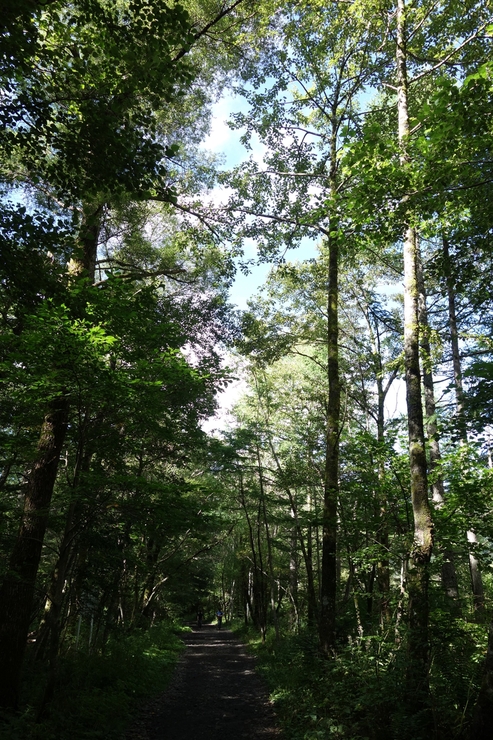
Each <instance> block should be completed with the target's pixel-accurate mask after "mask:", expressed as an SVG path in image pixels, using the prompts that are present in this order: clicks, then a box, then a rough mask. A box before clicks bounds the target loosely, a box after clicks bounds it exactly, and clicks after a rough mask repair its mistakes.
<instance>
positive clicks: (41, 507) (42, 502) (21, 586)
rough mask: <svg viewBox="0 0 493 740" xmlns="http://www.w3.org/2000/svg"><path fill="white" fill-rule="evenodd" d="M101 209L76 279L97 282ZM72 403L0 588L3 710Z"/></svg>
mask: <svg viewBox="0 0 493 740" xmlns="http://www.w3.org/2000/svg"><path fill="white" fill-rule="evenodd" d="M102 209H103V206H102V205H101V204H99V205H94V204H91V205H88V206H86V207H85V208H84V212H83V221H82V225H81V230H80V233H79V244H78V247H77V249H76V251H75V253H74V255H73V257H72V260H71V263H70V264H69V271H70V272H71V273H72V274H73V275H74V276H75V277H76V278H80V277H87V276H88V277H89V278H90V279H91V281H92V280H93V279H94V270H95V265H96V254H97V245H98V237H99V230H100V225H101V215H102ZM68 412H69V402H68V399H67V397H66V396H65V395H64V393H63V391H61V392H60V395H59V396H58V397H57V398H55V399H53V400H52V401H51V402H50V404H49V406H48V411H47V413H46V415H45V418H44V421H43V425H42V427H41V434H40V439H39V443H38V449H37V457H36V460H35V462H34V465H33V468H32V470H31V473H30V475H29V478H28V482H27V485H26V496H25V503H24V512H23V517H22V522H21V527H20V530H19V534H18V537H17V540H16V543H15V544H14V548H13V552H12V555H11V558H10V565H9V571H8V572H7V574H6V576H5V579H4V582H3V585H2V587H1V588H0V656H1V664H0V706H3V707H6V708H15V707H16V706H17V701H18V691H19V681H20V675H21V669H22V661H23V658H24V652H25V647H26V640H27V635H28V630H29V624H30V622H31V618H32V614H31V613H32V608H33V600H34V587H35V581H36V575H37V572H38V566H39V561H40V558H41V549H42V546H43V539H44V534H45V530H46V524H47V520H48V515H49V509H50V503H51V497H52V495H53V487H54V485H55V480H56V476H57V471H58V464H59V460H60V453H61V449H62V446H63V442H64V439H65V434H66V431H67V423H68Z"/></svg>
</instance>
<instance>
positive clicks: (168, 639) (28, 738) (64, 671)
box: [0, 623, 183, 740]
mask: <svg viewBox="0 0 493 740" xmlns="http://www.w3.org/2000/svg"><path fill="white" fill-rule="evenodd" d="M180 629H181V628H179V627H177V626H176V625H172V624H168V623H161V624H159V625H156V626H155V627H153V628H152V629H150V630H148V631H142V632H141V631H137V632H134V633H132V634H130V635H119V636H115V637H113V638H112V639H111V640H110V642H109V644H108V645H107V647H106V650H105V652H104V654H103V655H101V654H100V653H97V652H94V653H92V654H84V653H82V652H75V651H73V652H71V653H69V654H68V655H66V656H65V657H63V658H62V659H60V665H59V670H58V675H57V685H56V689H55V695H54V697H53V700H52V701H51V702H50V704H49V705H48V706H47V708H46V711H45V712H44V714H43V717H42V720H41V721H38V722H36V714H37V711H38V707H39V703H40V701H41V697H42V692H43V688H44V684H45V681H46V676H45V673H44V667H43V666H41V667H33V666H31V668H30V669H29V670H28V672H27V674H28V675H27V676H26V680H25V683H24V686H23V696H22V702H21V707H22V709H21V711H20V712H19V713H18V714H17V715H16V716H14V717H12V716H6V717H3V718H1V720H2V721H1V722H0V740H103V738H104V740H118V739H119V738H120V737H121V735H122V733H123V731H124V729H125V728H126V726H127V725H128V724H129V723H130V721H131V717H132V713H133V712H135V710H136V709H137V707H138V706H139V704H141V702H142V701H143V700H144V699H146V698H148V697H151V696H153V695H157V694H158V693H159V692H161V691H163V689H164V688H165V687H166V686H167V684H168V683H169V680H170V678H171V675H172V672H173V668H174V666H175V664H176V661H177V659H178V657H179V654H180V652H181V650H182V648H183V643H182V642H181V641H180V639H179V637H178V632H179V631H180Z"/></svg>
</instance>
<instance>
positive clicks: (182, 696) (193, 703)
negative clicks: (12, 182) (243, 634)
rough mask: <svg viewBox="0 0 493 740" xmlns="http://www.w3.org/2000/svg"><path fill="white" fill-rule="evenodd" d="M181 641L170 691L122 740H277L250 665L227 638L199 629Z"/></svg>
mask: <svg viewBox="0 0 493 740" xmlns="http://www.w3.org/2000/svg"><path fill="white" fill-rule="evenodd" d="M182 639H183V640H184V642H185V643H186V646H187V648H186V650H185V652H184V654H183V656H182V658H181V660H180V662H179V664H178V666H177V669H176V672H175V674H174V677H173V679H172V683H171V685H170V686H169V688H168V689H167V690H166V692H165V693H164V694H163V695H162V696H160V697H159V698H158V699H156V700H155V701H153V702H152V703H151V704H149V705H148V707H147V708H146V709H145V710H143V712H142V714H141V717H140V719H139V720H138V721H137V722H136V723H135V725H133V726H132V728H130V730H129V731H128V732H127V733H126V734H125V736H124V740H237V739H238V738H249V740H255V738H259V740H274V739H275V740H280V738H281V736H280V732H279V730H278V729H277V728H276V720H275V715H274V711H273V709H272V706H271V705H270V704H269V701H268V697H267V693H266V691H265V688H264V686H263V684H262V682H261V681H260V679H259V677H258V676H257V675H256V673H255V668H254V659H253V658H252V657H251V656H249V655H248V654H247V653H246V651H245V648H244V646H243V645H242V644H241V643H240V642H239V641H238V640H237V639H236V638H235V637H234V636H233V634H232V633H231V632H229V630H225V629H223V630H218V629H217V628H216V627H212V626H210V625H204V626H203V627H202V628H201V629H194V631H193V632H192V633H188V634H187V635H185V636H184V637H183V638H182Z"/></svg>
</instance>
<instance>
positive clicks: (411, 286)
mask: <svg viewBox="0 0 493 740" xmlns="http://www.w3.org/2000/svg"><path fill="white" fill-rule="evenodd" d="M396 63H397V87H398V91H397V116H398V136H399V144H400V147H401V155H400V161H401V166H402V167H406V166H407V165H408V164H409V155H408V151H407V141H408V138H409V114H408V79H407V49H406V8H405V0H398V4H397V52H396ZM403 246H404V364H405V377H406V401H407V413H408V435H409V459H410V471H411V501H412V508H413V514H414V540H413V547H412V551H411V558H410V562H409V571H408V580H407V591H408V596H409V606H408V609H409V665H408V676H407V678H408V701H409V709H410V712H412V714H417V713H419V712H423V711H425V710H426V709H427V708H428V697H429V684H428V668H429V638H428V613H429V604H428V585H429V562H430V558H431V553H432V549H433V525H432V521H431V512H430V506H429V501H428V483H427V471H426V454H425V444H424V425H423V409H422V406H421V377H420V369H419V320H418V275H417V270H418V255H419V246H418V236H417V233H416V229H415V228H414V226H413V224H412V213H411V212H410V209H407V213H406V216H405V226H404V233H403ZM423 719H425V718H424V717H423ZM425 721H427V719H425Z"/></svg>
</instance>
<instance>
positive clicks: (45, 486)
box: [0, 396, 68, 709]
mask: <svg viewBox="0 0 493 740" xmlns="http://www.w3.org/2000/svg"><path fill="white" fill-rule="evenodd" d="M67 419H68V400H67V399H66V398H65V397H64V396H60V397H58V398H55V399H54V400H53V401H51V402H50V404H49V408H48V413H47V414H46V416H45V419H44V422H43V425H42V427H41V435H40V438H39V442H38V448H37V455H36V459H35V462H34V464H33V467H32V470H31V472H30V474H29V478H28V481H27V484H26V493H25V500H24V511H23V514H22V521H21V525H20V529H19V534H18V536H17V539H16V542H15V544H14V548H13V551H12V555H11V557H10V563H9V569H8V571H7V573H6V575H5V578H4V581H3V583H2V586H1V587H0V656H1V662H0V706H2V707H6V708H10V709H15V708H16V707H17V702H18V692H19V682H20V676H21V669H22V662H23V658H24V652H25V648H26V642H27V636H28V631H29V624H30V622H31V618H32V608H33V601H34V587H35V582H36V575H37V572H38V566H39V561H40V558H41V550H42V547H43V539H44V535H45V531H46V524H47V521H48V514H49V508H50V503H51V497H52V494H53V487H54V485H55V479H56V475H57V471H58V464H59V460H60V453H61V450H62V445H63V442H64V439H65V433H66V430H67Z"/></svg>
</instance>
